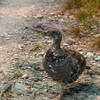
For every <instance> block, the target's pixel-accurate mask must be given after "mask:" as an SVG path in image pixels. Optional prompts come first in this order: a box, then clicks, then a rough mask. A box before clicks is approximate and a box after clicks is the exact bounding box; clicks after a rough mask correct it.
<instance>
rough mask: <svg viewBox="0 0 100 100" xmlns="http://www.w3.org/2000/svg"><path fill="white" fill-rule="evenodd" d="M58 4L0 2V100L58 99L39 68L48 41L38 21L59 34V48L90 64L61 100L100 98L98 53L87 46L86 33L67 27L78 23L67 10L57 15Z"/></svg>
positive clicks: (50, 0) (20, 0)
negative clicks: (41, 31)
mask: <svg viewBox="0 0 100 100" xmlns="http://www.w3.org/2000/svg"><path fill="white" fill-rule="evenodd" d="M60 4H61V1H59V0H58V1H57V0H28V1H27V0H5V1H3V0H1V1H0V23H1V24H0V80H1V81H0V99H1V100H58V99H59V89H58V85H57V83H56V82H54V81H52V79H51V78H50V77H49V76H48V75H47V74H46V73H45V71H44V69H43V67H42V59H43V56H44V55H45V53H46V51H47V49H48V48H49V47H50V45H51V44H52V40H50V39H49V38H48V37H43V36H42V35H41V34H40V33H38V32H37V31H36V29H35V27H36V26H37V25H38V24H40V23H53V24H47V26H48V27H56V28H58V29H59V30H60V31H61V32H62V33H63V35H64V38H63V41H62V47H64V48H66V47H69V48H71V49H74V50H76V51H79V52H80V53H81V54H83V55H84V56H85V57H86V60H87V65H88V66H90V67H91V69H90V70H86V71H85V72H84V73H83V75H82V76H81V77H80V78H79V79H78V80H77V81H76V83H77V85H76V86H74V87H70V89H69V91H66V93H64V96H63V100H100V52H99V50H98V49H96V48H94V47H91V46H90V35H88V36H82V37H81V38H80V37H74V36H73V35H72V33H71V31H70V29H71V27H72V26H73V25H74V26H79V25H80V23H78V22H77V21H76V19H75V18H74V17H73V16H71V15H69V14H68V13H66V15H64V16H63V17H62V16H60V15H59V16H57V15H56V14H55V13H57V12H59V10H60V7H59V6H60ZM44 27H45V25H44ZM45 28H46V27H45ZM90 33H91V31H90ZM76 83H75V84H76Z"/></svg>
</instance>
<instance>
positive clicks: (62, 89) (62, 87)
mask: <svg viewBox="0 0 100 100" xmlns="http://www.w3.org/2000/svg"><path fill="white" fill-rule="evenodd" d="M57 86H58V91H60V92H59V94H60V95H59V100H63V99H62V98H63V95H64V92H65V91H66V84H64V83H63V82H58V85H57Z"/></svg>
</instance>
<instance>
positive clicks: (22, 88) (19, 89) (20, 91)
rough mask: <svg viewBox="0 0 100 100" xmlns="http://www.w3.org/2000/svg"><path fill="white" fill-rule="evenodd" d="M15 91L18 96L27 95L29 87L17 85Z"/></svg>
mask: <svg viewBox="0 0 100 100" xmlns="http://www.w3.org/2000/svg"><path fill="white" fill-rule="evenodd" d="M15 90H16V91H15V92H16V94H18V95H21V94H25V93H27V87H26V86H25V85H23V84H20V83H16V84H15Z"/></svg>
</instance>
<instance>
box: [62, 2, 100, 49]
mask: <svg viewBox="0 0 100 100" xmlns="http://www.w3.org/2000/svg"><path fill="white" fill-rule="evenodd" d="M66 11H69V12H70V14H71V15H74V16H75V17H76V19H77V20H78V21H79V22H81V25H82V27H83V28H84V29H85V30H87V29H89V30H91V29H95V30H96V28H97V27H100V26H99V25H100V0H67V1H66V3H65V4H64V5H63V9H62V14H64V13H66ZM72 32H73V33H74V35H75V36H80V33H81V29H80V27H74V28H72ZM97 34H100V33H97ZM93 35H95V32H94V34H93ZM93 45H95V46H97V47H99V48H100V37H95V38H94V39H93Z"/></svg>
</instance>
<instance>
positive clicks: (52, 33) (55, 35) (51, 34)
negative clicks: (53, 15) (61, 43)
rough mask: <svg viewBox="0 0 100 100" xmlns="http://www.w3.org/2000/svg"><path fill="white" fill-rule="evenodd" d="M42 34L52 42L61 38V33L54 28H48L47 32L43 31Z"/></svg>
mask: <svg viewBox="0 0 100 100" xmlns="http://www.w3.org/2000/svg"><path fill="white" fill-rule="evenodd" d="M43 34H44V35H45V36H49V37H50V38H53V39H54V40H57V39H61V38H62V34H61V32H60V31H59V30H58V29H56V28H50V29H48V30H45V31H43Z"/></svg>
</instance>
